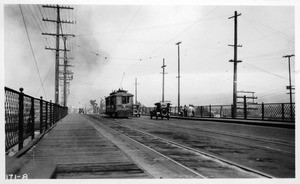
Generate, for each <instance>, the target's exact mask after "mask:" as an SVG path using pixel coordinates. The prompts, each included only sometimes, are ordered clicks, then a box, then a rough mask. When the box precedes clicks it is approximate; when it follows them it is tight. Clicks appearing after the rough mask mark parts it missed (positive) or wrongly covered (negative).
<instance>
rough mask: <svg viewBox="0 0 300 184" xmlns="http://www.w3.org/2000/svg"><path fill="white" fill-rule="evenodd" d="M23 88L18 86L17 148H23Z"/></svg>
mask: <svg viewBox="0 0 300 184" xmlns="http://www.w3.org/2000/svg"><path fill="white" fill-rule="evenodd" d="M23 90H24V89H23V88H20V93H19V123H18V129H19V133H18V136H19V137H18V142H19V148H18V149H19V150H21V149H22V148H23V142H24V138H23V134H24V93H23Z"/></svg>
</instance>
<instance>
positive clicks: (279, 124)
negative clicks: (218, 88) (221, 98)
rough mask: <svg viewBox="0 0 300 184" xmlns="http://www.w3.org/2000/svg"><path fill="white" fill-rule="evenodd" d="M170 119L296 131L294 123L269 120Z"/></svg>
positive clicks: (177, 117) (178, 117)
mask: <svg viewBox="0 0 300 184" xmlns="http://www.w3.org/2000/svg"><path fill="white" fill-rule="evenodd" d="M170 118H176V119H186V120H196V121H217V122H224V123H237V124H247V125H258V126H271V127H280V128H290V129H295V123H294V122H293V123H292V122H281V121H267V120H266V121H262V120H249V119H224V118H201V117H182V116H171V117H170Z"/></svg>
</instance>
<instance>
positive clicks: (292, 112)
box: [283, 54, 295, 121]
mask: <svg viewBox="0 0 300 184" xmlns="http://www.w3.org/2000/svg"><path fill="white" fill-rule="evenodd" d="M294 56H295V55H294V54H291V55H285V56H283V58H288V62H289V86H287V89H289V91H290V92H289V95H290V111H291V112H290V113H291V120H292V121H293V120H294V110H293V97H292V94H293V93H292V89H293V87H292V78H291V57H294Z"/></svg>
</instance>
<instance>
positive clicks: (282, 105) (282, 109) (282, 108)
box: [281, 103, 284, 121]
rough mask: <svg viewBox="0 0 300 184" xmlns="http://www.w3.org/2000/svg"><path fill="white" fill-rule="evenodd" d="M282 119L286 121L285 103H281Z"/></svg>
mask: <svg viewBox="0 0 300 184" xmlns="http://www.w3.org/2000/svg"><path fill="white" fill-rule="evenodd" d="M281 120H282V121H284V103H282V104H281Z"/></svg>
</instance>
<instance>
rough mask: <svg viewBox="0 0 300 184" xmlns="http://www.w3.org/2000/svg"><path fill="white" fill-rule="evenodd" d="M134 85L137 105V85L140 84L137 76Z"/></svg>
mask: <svg viewBox="0 0 300 184" xmlns="http://www.w3.org/2000/svg"><path fill="white" fill-rule="evenodd" d="M134 85H135V105H137V85H138V83H137V78H135V83H134Z"/></svg>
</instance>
